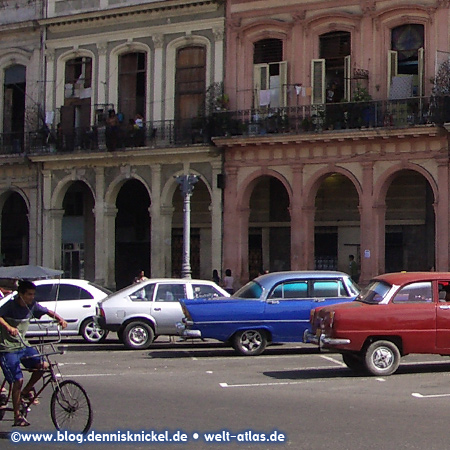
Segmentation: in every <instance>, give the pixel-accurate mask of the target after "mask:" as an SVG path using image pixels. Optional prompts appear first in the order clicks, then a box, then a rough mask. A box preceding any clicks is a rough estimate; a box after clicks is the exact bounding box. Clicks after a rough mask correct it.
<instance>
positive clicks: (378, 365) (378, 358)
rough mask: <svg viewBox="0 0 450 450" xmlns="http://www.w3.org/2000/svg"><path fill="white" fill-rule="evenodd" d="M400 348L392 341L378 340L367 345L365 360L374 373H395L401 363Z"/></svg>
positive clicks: (380, 374)
mask: <svg viewBox="0 0 450 450" xmlns="http://www.w3.org/2000/svg"><path fill="white" fill-rule="evenodd" d="M400 358H401V356H400V350H399V349H398V347H397V346H396V345H395V344H394V343H393V342H390V341H376V342H373V343H372V344H370V345H369V346H368V347H367V350H366V353H365V357H364V362H365V365H366V368H367V370H368V371H369V373H371V374H372V375H377V376H383V375H391V374H393V373H394V372H395V371H396V370H397V369H398V366H399V364H400Z"/></svg>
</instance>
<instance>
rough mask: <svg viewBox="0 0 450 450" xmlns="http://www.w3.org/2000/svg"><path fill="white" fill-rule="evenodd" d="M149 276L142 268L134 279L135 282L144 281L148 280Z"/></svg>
mask: <svg viewBox="0 0 450 450" xmlns="http://www.w3.org/2000/svg"><path fill="white" fill-rule="evenodd" d="M147 280H148V278H147V277H146V276H145V272H144V271H143V270H141V271H140V272H139V273H138V275H137V277H136V278H135V279H134V282H135V283H142V282H143V281H147Z"/></svg>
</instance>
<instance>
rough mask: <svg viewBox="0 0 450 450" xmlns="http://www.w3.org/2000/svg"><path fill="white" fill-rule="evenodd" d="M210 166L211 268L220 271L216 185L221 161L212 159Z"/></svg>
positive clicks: (219, 210)
mask: <svg viewBox="0 0 450 450" xmlns="http://www.w3.org/2000/svg"><path fill="white" fill-rule="evenodd" d="M211 166H212V194H211V266H212V268H211V269H217V270H218V271H219V273H222V269H223V268H222V225H223V223H222V189H221V188H219V187H218V186H217V176H218V175H219V174H221V173H222V161H214V162H213V163H211ZM209 276H211V275H209Z"/></svg>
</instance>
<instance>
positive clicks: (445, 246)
mask: <svg viewBox="0 0 450 450" xmlns="http://www.w3.org/2000/svg"><path fill="white" fill-rule="evenodd" d="M437 164H438V180H437V185H438V188H439V193H438V195H439V197H438V198H439V200H436V198H435V199H434V211H435V218H436V219H435V222H436V225H435V238H434V240H435V242H434V246H435V252H436V254H435V261H436V262H435V264H436V265H435V269H436V270H437V271H442V272H447V271H448V270H449V264H450V261H449V251H450V242H449V227H450V222H449V173H448V170H449V164H448V159H445V158H443V159H439V160H438V161H437Z"/></svg>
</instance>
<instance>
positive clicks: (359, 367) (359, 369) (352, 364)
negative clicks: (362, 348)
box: [342, 353, 367, 373]
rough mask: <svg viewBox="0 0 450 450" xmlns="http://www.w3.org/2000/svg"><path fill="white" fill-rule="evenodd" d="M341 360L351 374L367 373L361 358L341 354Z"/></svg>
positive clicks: (351, 354) (350, 354)
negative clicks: (351, 371)
mask: <svg viewBox="0 0 450 450" xmlns="http://www.w3.org/2000/svg"><path fill="white" fill-rule="evenodd" d="M342 360H343V361H344V363H345V365H346V366H347V367H348V368H349V369H351V370H353V372H356V373H363V372H367V369H366V365H365V363H364V360H363V359H362V358H361V356H358V355H355V354H353V353H343V354H342Z"/></svg>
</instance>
